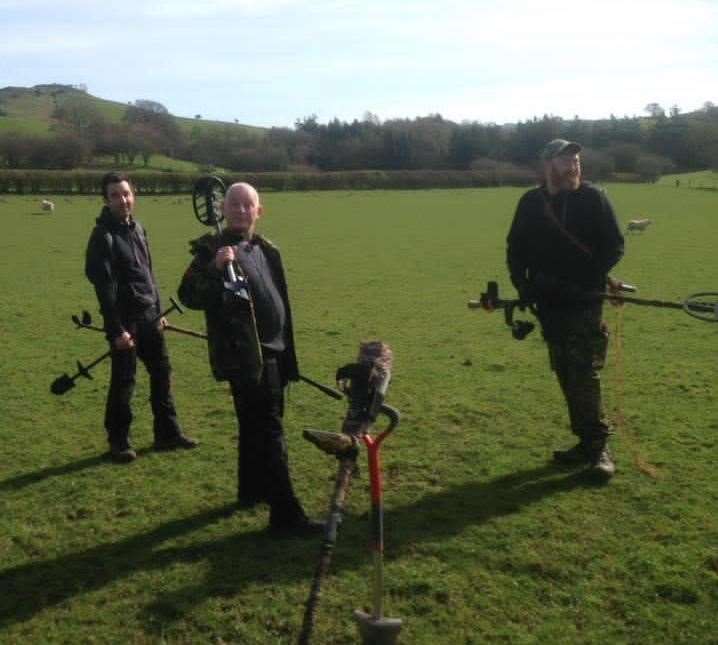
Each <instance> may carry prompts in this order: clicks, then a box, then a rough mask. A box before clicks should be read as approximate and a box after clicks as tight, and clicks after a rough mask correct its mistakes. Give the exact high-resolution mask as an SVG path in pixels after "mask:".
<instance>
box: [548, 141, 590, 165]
mask: <svg viewBox="0 0 718 645" xmlns="http://www.w3.org/2000/svg"><path fill="white" fill-rule="evenodd" d="M577 152H581V146H580V144H578V143H576V142H574V141H566V139H554V140H553V141H549V142H548V143H547V144H546V145H545V146H544V149H543V150H542V151H541V159H542V160H543V161H548V160H549V159H553V158H554V157H558V156H559V155H564V154H576V153H577Z"/></svg>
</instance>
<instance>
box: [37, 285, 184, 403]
mask: <svg viewBox="0 0 718 645" xmlns="http://www.w3.org/2000/svg"><path fill="white" fill-rule="evenodd" d="M170 302H171V303H172V306H171V307H168V308H167V309H165V311H163V312H162V313H161V314H159V315H157V316H155V317H154V318H153V319H152V323H156V322H158V321H159V320H160V319H161V318H164V317H165V316H169V315H170V314H171V313H172V312H173V311H178V312H179V313H183V310H182V307H180V305H179V303H178V302H177V301H176V300H175V299H174V298H170ZM85 313H87V312H85ZM72 321H73V322H74V323H75V324H76V325H77V326H78V327H84V328H86V329H94V330H96V331H102V332H104V331H105V330H104V329H102V328H101V327H92V326H91V324H90V323H91V322H92V318H90V317H89V313H88V314H87V316H84V314H83V320H82V321H81V320H80V319H79V318H77V316H73V317H72ZM84 321H87V323H88V324H87V325H85V324H83V322H84ZM111 354H112V349H109V350H107V351H106V352H105V353H104V354H102V356H98V357H97V358H96V359H95V360H94V361H92V362H91V363H89V364H88V365H83V364H82V363H81V362H80V361H77V373H75V374H73V375H72V376H70V375H69V374H67V372H66V373H65V374H62V375H61V376H58V377H57V378H56V379H55V380H54V381H53V382H52V383H51V384H50V392H52V393H53V394H57V395H61V394H65V392H67V391H69V390H71V389H72V388H73V387H75V381H76V380H77V379H78V378H80V377H81V376H83V377H84V378H86V379H89V380H92V374H90V370H91V369H92V368H93V367H95V365H97V364H99V363H101V362H102V361H104V360H105V359H106V358H107V357H108V356H110V355H111Z"/></svg>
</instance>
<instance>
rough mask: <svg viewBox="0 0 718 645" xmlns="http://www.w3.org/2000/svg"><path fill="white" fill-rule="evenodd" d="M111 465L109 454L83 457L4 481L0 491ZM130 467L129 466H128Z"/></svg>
mask: <svg viewBox="0 0 718 645" xmlns="http://www.w3.org/2000/svg"><path fill="white" fill-rule="evenodd" d="M151 451H152V449H151V448H141V449H140V450H138V451H137V456H138V457H141V456H142V455H144V454H146V453H148V452H151ZM108 463H112V459H111V457H110V453H109V452H105V453H103V454H100V455H94V456H92V457H85V458H84V459H79V460H78V461H73V462H72V463H70V464H62V465H61V466H50V467H48V468H43V469H41V470H36V471H34V472H32V473H25V474H24V475H17V476H16V477H11V478H10V479H5V480H3V481H1V482H0V491H16V490H21V489H23V488H25V487H26V486H32V485H33V484H38V483H39V482H42V481H44V480H46V479H50V478H51V477H62V476H63V475H71V474H73V473H78V472H80V471H83V470H87V469H88V468H95V467H97V466H100V465H102V464H108ZM117 467H118V468H127V467H128V465H127V464H118V465H117ZM130 467H131V466H130Z"/></svg>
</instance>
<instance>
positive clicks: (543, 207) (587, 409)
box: [507, 139, 623, 478]
mask: <svg viewBox="0 0 718 645" xmlns="http://www.w3.org/2000/svg"><path fill="white" fill-rule="evenodd" d="M580 151H581V146H580V145H579V144H577V143H573V142H570V141H565V140H563V139H554V140H553V141H550V142H549V143H548V144H547V145H546V146H545V148H544V149H543V151H542V153H541V164H542V172H543V183H542V184H541V186H539V187H538V188H534V189H532V190H529V191H528V192H526V193H525V194H524V195H523V196H522V197H521V199H520V200H519V204H518V206H517V209H516V214H515V216H514V220H513V223H512V225H511V229H510V231H509V234H508V238H507V262H508V268H509V273H510V275H511V281H512V282H513V284H514V286H515V287H516V288H517V290H518V292H519V297H520V299H521V300H522V301H524V302H527V303H528V302H533V303H535V306H536V310H537V315H538V319H539V321H540V323H541V328H542V331H543V336H544V339H545V340H546V343H547V344H548V350H549V358H550V362H551V369H553V371H554V372H555V373H556V376H557V378H558V382H559V384H560V386H561V390H562V391H563V394H564V397H565V399H566V404H567V407H568V415H569V420H570V423H571V430H572V431H573V433H574V434H576V435H577V436H578V443H577V444H576V445H575V446H574V447H572V448H569V449H568V450H557V451H555V452H554V454H553V456H554V460H555V461H557V462H559V463H562V464H575V465H580V464H587V465H588V466H589V467H590V468H591V470H592V471H594V472H595V473H596V474H598V475H601V476H604V477H606V478H610V477H611V476H612V475H613V474H614V472H615V464H614V462H613V458H612V456H611V454H610V452H609V451H608V447H607V441H608V436H609V434H610V429H609V426H608V424H607V423H606V420H605V419H604V416H603V412H602V408H601V383H600V378H599V370H600V369H601V368H602V367H603V365H604V362H605V359H606V348H607V344H608V331H607V329H606V327H605V325H604V324H603V323H602V321H601V313H602V306H603V305H602V300H601V299H600V298H597V297H596V294H597V293H601V292H603V291H605V289H606V285H607V279H608V272H609V271H610V270H611V268H612V267H613V266H614V265H615V264H616V263H617V262H618V261H619V260H620V258H621V257H622V256H623V236H622V234H621V231H620V228H619V226H618V222H617V221H616V216H615V214H614V212H613V208H612V207H611V204H610V202H609V200H608V198H607V197H606V195H605V193H604V192H603V191H602V190H600V189H599V188H597V187H595V186H592V185H591V184H589V183H587V182H584V181H582V180H581V162H580V157H579V153H580Z"/></svg>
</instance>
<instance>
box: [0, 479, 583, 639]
mask: <svg viewBox="0 0 718 645" xmlns="http://www.w3.org/2000/svg"><path fill="white" fill-rule="evenodd" d="M593 484H594V482H593V481H592V480H591V479H590V478H589V477H588V476H587V475H586V474H585V473H568V474H566V473H561V472H560V471H557V470H556V469H555V468H553V467H550V466H543V467H540V468H534V469H530V470H525V471H521V472H518V473H514V474H510V475H506V476H502V477H498V478H496V479H493V480H489V481H485V482H480V481H479V482H471V483H467V484H463V485H461V486H455V487H452V488H448V489H447V490H444V491H441V492H438V493H432V494H429V495H426V496H424V497H422V498H421V499H419V500H417V501H415V502H412V503H409V504H406V505H404V506H399V507H395V508H390V509H388V510H387V511H386V512H385V527H386V531H387V535H390V536H391V539H390V545H391V546H390V548H388V549H387V552H386V558H387V559H388V560H393V559H399V558H402V557H404V556H405V555H407V554H409V553H411V552H412V549H413V547H414V545H415V544H416V543H417V542H421V541H435V540H437V539H442V538H448V537H450V536H453V535H457V534H459V533H460V532H461V531H463V530H464V529H465V528H466V527H467V526H475V525H480V524H482V523H484V522H486V521H488V520H490V519H492V518H496V517H500V516H503V515H507V514H510V513H515V512H518V511H520V510H521V509H523V508H525V507H526V506H528V505H530V504H532V503H534V502H538V501H539V500H541V499H543V498H545V497H547V496H550V495H553V494H555V493H560V492H564V491H569V490H571V489H574V488H576V487H582V486H590V485H593ZM233 508H234V506H233V505H226V506H221V507H218V508H215V509H211V510H209V511H205V512H202V513H198V514H197V515H194V516H192V517H189V518H183V519H178V520H174V521H171V522H168V523H166V524H163V525H160V526H158V527H157V528H155V529H154V530H152V531H149V532H148V533H143V534H139V535H136V536H133V537H130V538H127V539H124V540H120V541H118V542H113V543H107V544H100V545H98V546H95V547H92V548H90V549H86V550H84V551H79V552H77V553H71V554H66V555H62V556H59V557H57V558H54V559H50V560H44V561H40V562H29V563H26V564H21V565H18V566H16V567H12V568H10V569H7V570H5V571H2V572H0V588H1V589H3V591H4V593H3V594H2V596H0V626H5V625H9V624H13V623H16V622H21V621H25V620H29V619H30V618H32V617H33V616H34V615H35V614H37V613H39V612H41V611H43V610H44V609H46V608H49V607H53V606H55V605H58V604H60V603H62V602H64V601H67V600H68V599H70V598H72V597H74V596H77V595H81V594H83V593H86V592H89V591H93V590H96V589H101V588H102V587H104V586H106V585H108V584H111V583H112V582H114V581H116V580H119V579H122V578H125V577H128V576H131V575H133V574H134V573H136V572H139V571H152V570H163V569H165V568H167V567H170V566H172V565H173V564H177V563H183V562H197V561H205V562H207V563H208V564H209V567H208V573H207V575H206V576H205V577H204V578H203V579H201V580H199V581H197V582H194V583H192V584H190V585H187V586H185V587H183V588H181V589H179V590H173V591H170V592H164V593H163V592H159V593H158V595H157V596H156V598H155V600H154V601H153V602H151V603H150V604H149V605H148V606H147V607H146V608H145V610H144V613H145V618H146V620H145V621H144V622H145V624H146V628H147V629H148V630H150V631H153V630H154V629H155V627H154V626H157V629H158V630H159V629H161V628H162V625H164V626H165V627H166V625H167V623H168V622H172V621H176V620H178V619H180V618H181V617H182V616H183V615H184V614H185V613H186V612H187V611H189V610H191V608H193V607H195V606H197V605H198V604H199V603H202V602H203V601H205V600H207V599H208V598H211V597H222V596H232V595H234V594H236V593H238V592H239V591H240V590H241V589H242V588H244V587H245V586H247V585H249V584H267V585H271V584H277V583H281V582H296V581H299V580H306V581H307V583H308V584H307V589H308V588H309V581H310V579H311V576H312V574H313V572H314V563H315V558H314V555H315V554H316V555H317V556H318V554H319V548H320V544H321V541H320V539H318V538H313V539H311V540H308V539H283V540H276V539H272V538H270V537H269V536H268V535H267V534H266V533H265V532H264V531H256V530H254V531H249V532H243V533H236V534H233V535H230V536H227V537H223V538H222V539H219V540H217V539H207V540H205V541H203V542H193V543H192V544H191V545H189V546H177V547H175V546H170V547H163V543H165V542H168V541H171V540H174V539H176V538H178V537H181V536H185V535H187V534H190V533H192V532H194V531H198V530H201V529H203V528H205V527H207V526H209V525H211V524H213V523H215V522H219V521H231V520H230V519H229V516H230V515H231V513H232V510H233ZM368 531H369V527H368V517H367V516H362V517H357V516H353V515H349V516H347V517H346V518H345V520H344V522H343V524H342V526H341V527H340V530H339V537H338V541H337V548H336V552H335V554H334V558H333V561H332V570H333V571H337V572H338V571H342V570H353V569H356V568H360V567H362V566H364V565H365V564H366V562H367V558H368V554H367V553H366V552H365V549H363V548H362V549H357V548H356V545H357V544H361V545H364V544H366V542H367V536H368V534H369V533H368Z"/></svg>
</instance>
